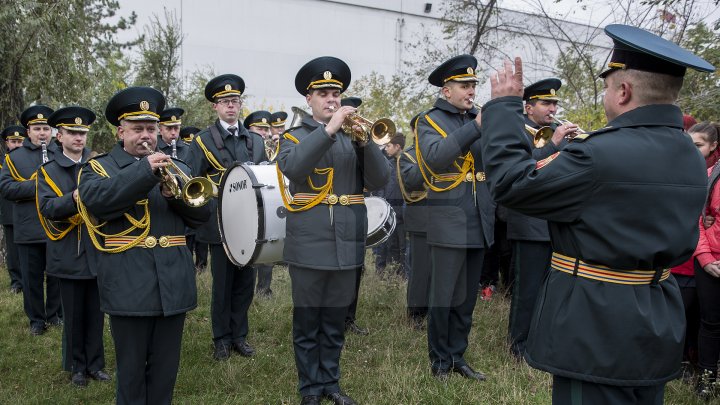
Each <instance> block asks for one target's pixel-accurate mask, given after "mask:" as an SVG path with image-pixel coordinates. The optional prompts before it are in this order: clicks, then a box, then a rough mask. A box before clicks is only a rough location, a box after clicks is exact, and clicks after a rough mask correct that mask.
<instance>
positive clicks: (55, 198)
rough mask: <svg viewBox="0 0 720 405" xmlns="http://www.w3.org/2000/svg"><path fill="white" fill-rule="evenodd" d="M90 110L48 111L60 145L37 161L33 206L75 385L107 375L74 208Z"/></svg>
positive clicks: (85, 246)
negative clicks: (56, 282) (57, 295)
mask: <svg viewBox="0 0 720 405" xmlns="http://www.w3.org/2000/svg"><path fill="white" fill-rule="evenodd" d="M94 121H95V113H93V112H92V111H90V110H88V109H87V108H83V107H65V108H61V109H59V110H57V111H55V112H53V113H52V114H51V115H50V117H49V118H48V125H50V126H51V127H54V128H57V130H58V132H57V140H58V142H59V143H60V150H59V151H58V153H56V154H55V158H54V159H53V160H51V161H49V162H47V163H45V164H44V165H42V166H41V167H40V169H39V170H38V175H37V208H38V215H39V216H40V224H41V225H42V226H43V228H44V229H45V233H46V234H47V236H48V239H50V240H49V242H48V247H47V251H48V257H47V273H48V274H49V275H52V276H54V277H57V278H58V279H59V280H60V294H61V295H62V302H63V305H62V307H63V319H64V321H65V322H64V325H63V343H64V344H63V369H64V370H65V371H69V372H70V373H71V382H72V384H73V385H75V386H77V387H84V386H86V385H87V379H88V378H93V379H95V380H98V381H109V380H110V376H109V375H108V374H107V373H105V371H104V370H103V369H104V368H105V354H104V349H103V323H104V315H103V313H102V312H101V311H100V298H99V295H98V285H97V279H96V275H95V271H97V269H95V268H91V266H90V261H91V260H90V258H89V255H91V254H94V252H93V249H94V248H93V246H92V244H91V243H90V239H89V236H88V233H87V229H86V227H85V224H84V223H83V221H82V218H81V217H80V215H79V212H78V208H77V196H78V192H77V178H78V176H77V175H78V173H79V172H80V168H81V167H82V164H84V163H85V162H87V160H88V158H89V156H90V149H88V148H86V147H85V144H86V143H87V134H88V131H89V130H90V125H91V124H92V123H93V122H94Z"/></svg>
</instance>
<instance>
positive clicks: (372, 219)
mask: <svg viewBox="0 0 720 405" xmlns="http://www.w3.org/2000/svg"><path fill="white" fill-rule="evenodd" d="M365 206H366V207H367V219H368V235H371V234H372V233H374V232H375V231H377V230H378V229H380V228H381V227H382V226H383V224H385V221H387V218H388V215H390V205H389V204H388V203H387V202H386V201H385V200H383V199H382V198H380V197H365Z"/></svg>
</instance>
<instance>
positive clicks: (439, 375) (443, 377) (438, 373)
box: [432, 369, 450, 382]
mask: <svg viewBox="0 0 720 405" xmlns="http://www.w3.org/2000/svg"><path fill="white" fill-rule="evenodd" d="M432 375H433V377H435V379H437V380H438V381H442V382H445V381H447V379H448V378H450V370H440V369H432Z"/></svg>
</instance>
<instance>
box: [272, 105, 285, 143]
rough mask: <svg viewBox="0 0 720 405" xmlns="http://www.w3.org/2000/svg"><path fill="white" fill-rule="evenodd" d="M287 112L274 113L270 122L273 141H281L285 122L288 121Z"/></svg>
mask: <svg viewBox="0 0 720 405" xmlns="http://www.w3.org/2000/svg"><path fill="white" fill-rule="evenodd" d="M287 117H288V115H287V113H286V112H285V111H276V112H274V113H272V120H271V122H270V134H271V136H272V140H273V142H279V141H280V136H281V135H282V134H283V132H285V122H286V121H287Z"/></svg>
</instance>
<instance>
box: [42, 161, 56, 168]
mask: <svg viewBox="0 0 720 405" xmlns="http://www.w3.org/2000/svg"><path fill="white" fill-rule="evenodd" d="M51 163H55V161H54V160H48V161H47V162H45V163H43V164H41V165H40V167H45V166H50V164H51Z"/></svg>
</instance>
